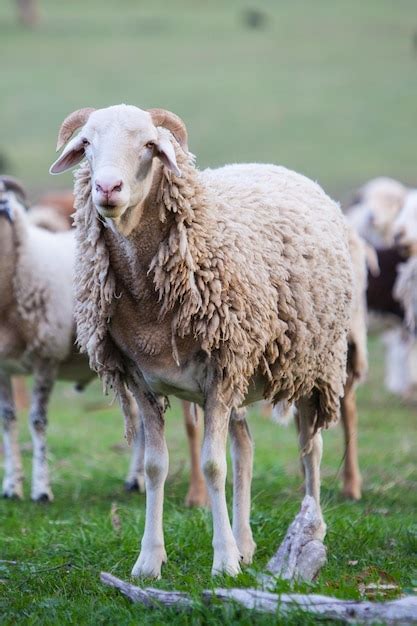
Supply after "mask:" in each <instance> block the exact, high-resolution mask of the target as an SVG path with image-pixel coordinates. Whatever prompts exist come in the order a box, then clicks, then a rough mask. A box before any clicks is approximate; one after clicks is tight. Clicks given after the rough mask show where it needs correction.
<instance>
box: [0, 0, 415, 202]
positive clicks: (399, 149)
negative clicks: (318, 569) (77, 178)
mask: <svg viewBox="0 0 417 626" xmlns="http://www.w3.org/2000/svg"><path fill="white" fill-rule="evenodd" d="M252 5H253V6H256V7H257V8H258V9H259V10H260V11H262V13H263V15H264V16H265V22H264V25H263V27H262V28H258V29H250V28H248V27H247V25H246V23H245V19H244V16H245V11H246V10H247V8H248V7H250V6H252ZM40 6H41V13H42V16H43V20H42V22H41V24H40V25H39V27H38V28H37V29H36V30H34V31H33V32H28V31H25V30H24V29H22V28H21V27H20V26H19V25H18V24H17V22H16V19H15V14H14V2H12V1H11V0H10V1H8V2H2V3H0V52H1V89H0V122H1V135H0V153H2V154H5V155H6V156H7V157H8V159H9V162H10V167H9V170H10V172H9V173H15V174H16V175H18V176H20V177H21V178H22V179H23V180H24V181H26V182H27V183H28V185H29V186H30V188H31V189H32V191H33V192H34V195H36V192H37V191H39V190H41V189H45V188H47V187H50V186H53V185H55V186H58V187H65V186H69V185H70V184H71V176H70V175H67V176H66V178H64V177H58V178H52V177H51V176H49V175H48V168H49V165H50V164H51V162H52V161H53V160H54V158H55V157H54V148H55V144H56V133H57V129H58V126H59V124H60V123H61V121H62V119H63V117H64V116H65V115H66V114H68V113H69V112H70V111H72V110H73V109H77V108H80V107H82V106H96V107H100V106H106V105H109V104H116V103H119V102H128V103H132V104H138V105H139V106H142V107H152V106H162V107H165V108H168V109H171V110H173V111H175V112H177V113H178V114H180V115H181V116H182V117H183V118H184V120H185V121H186V123H187V126H188V128H189V131H190V147H191V149H192V151H193V152H195V154H197V156H198V163H199V165H200V166H201V167H204V166H207V165H219V164H223V163H225V162H233V161H253V160H259V161H264V162H265V161H266V162H275V163H281V164H283V165H287V166H288V167H291V168H294V169H296V170H299V171H301V172H303V173H305V174H306V175H308V176H310V177H312V178H314V179H317V180H319V181H320V182H321V183H322V184H323V185H324V186H325V187H326V188H327V189H328V190H329V191H331V192H333V193H334V194H336V195H337V196H338V197H342V198H343V197H345V196H346V194H347V193H348V192H349V191H350V190H351V189H352V188H353V187H355V186H356V185H358V184H359V183H362V182H363V181H365V180H366V179H368V178H370V177H371V176H375V175H380V174H386V175H392V176H397V177H399V178H401V179H403V180H404V181H407V182H409V183H414V184H415V183H416V182H417V172H416V160H415V145H416V125H415V102H416V100H417V81H416V69H417V48H416V47H415V44H414V43H413V42H415V38H414V34H415V32H416V31H417V11H416V5H415V0H398V1H397V2H391V0H367V1H366V2H361V1H359V0H353V1H352V0H340V1H339V2H332V0H316V1H315V2H311V1H310V0H295V1H294V2H277V1H276V0H261V1H260V2H257V3H255V2H252V3H250V2H248V1H247V0H229V1H228V2H223V1H221V0H211V2H202V0H174V1H172V2H164V1H163V0H153V1H152V2H144V1H143V0H142V1H141V2H140V1H139V0H119V2H118V3H114V2H110V0H90V1H89V2H83V1H82V0H71V2H67V1H66V0H40Z"/></svg>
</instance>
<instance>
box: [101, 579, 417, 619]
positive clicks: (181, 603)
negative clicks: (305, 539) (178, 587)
mask: <svg viewBox="0 0 417 626" xmlns="http://www.w3.org/2000/svg"><path fill="white" fill-rule="evenodd" d="M100 579H101V582H103V583H104V584H105V585H109V586H110V587H114V588H115V589H119V591H121V592H122V593H123V594H124V595H125V596H127V597H128V598H130V599H131V600H132V601H133V602H135V603H138V604H142V605H143V606H146V607H149V608H155V607H160V606H161V605H163V606H168V607H171V608H172V607H174V608H177V609H185V610H190V609H192V608H193V599H192V598H191V597H190V596H189V595H188V594H187V593H183V592H179V591H162V590H160V589H153V588H152V587H146V588H144V589H142V588H140V587H136V586H135V585H131V584H130V583H126V582H125V581H123V580H120V579H119V578H116V576H113V575H112V574H107V573H106V572H102V573H101V575H100ZM202 599H203V601H205V602H206V603H211V602H212V600H213V599H216V600H220V601H221V602H226V603H229V602H230V603H233V602H234V603H238V604H240V605H242V606H244V607H245V608H247V609H253V610H257V611H262V612H266V613H277V612H278V613H279V614H280V615H284V616H285V615H289V614H290V613H292V612H294V611H296V610H298V611H300V610H302V611H306V612H308V613H313V614H315V615H318V616H321V617H325V618H328V619H338V620H342V621H344V622H345V623H348V624H349V623H355V624H358V623H361V624H369V623H373V622H376V621H382V622H383V623H384V624H387V625H388V626H391V625H400V624H404V625H405V624H417V597H416V596H409V597H406V598H401V599H400V600H393V601H391V602H384V603H377V602H366V601H363V602H362V601H361V602H357V601H355V600H340V599H339V598H332V597H327V596H320V595H316V594H311V595H309V594H297V593H283V594H280V595H278V594H275V593H269V592H267V591H258V590H257V589H214V591H209V590H206V591H203V594H202Z"/></svg>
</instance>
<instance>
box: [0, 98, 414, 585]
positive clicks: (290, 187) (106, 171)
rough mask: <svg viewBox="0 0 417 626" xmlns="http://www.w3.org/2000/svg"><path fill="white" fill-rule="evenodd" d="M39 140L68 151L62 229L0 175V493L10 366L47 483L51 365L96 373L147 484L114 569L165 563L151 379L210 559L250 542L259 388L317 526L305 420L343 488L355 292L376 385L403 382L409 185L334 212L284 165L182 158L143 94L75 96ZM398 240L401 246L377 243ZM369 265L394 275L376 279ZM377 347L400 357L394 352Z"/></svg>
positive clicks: (10, 449) (365, 192)
mask: <svg viewBox="0 0 417 626" xmlns="http://www.w3.org/2000/svg"><path fill="white" fill-rule="evenodd" d="M80 129H81V130H80ZM76 131H80V132H78V133H77V134H76V135H75V136H74V133H75V132H76ZM57 148H58V149H60V148H64V149H63V152H62V154H61V156H60V157H59V158H58V159H57V160H56V161H55V163H54V164H53V165H52V167H51V170H50V171H51V173H52V174H58V173H60V172H63V171H65V170H68V169H70V168H72V167H74V166H75V165H77V164H79V163H80V166H79V168H78V170H77V172H76V175H75V189H74V198H75V200H74V208H75V219H74V222H75V227H74V228H71V229H69V228H68V227H67V222H66V220H65V218H63V217H62V215H60V214H59V213H58V212H56V213H54V212H53V211H51V210H50V209H49V210H48V209H44V208H39V207H38V208H35V209H30V210H29V211H28V210H27V209H26V207H25V202H24V191H23V189H22V187H21V185H20V184H19V183H18V181H16V180H15V179H12V178H10V177H2V178H1V179H0V257H1V265H2V272H1V275H0V291H1V296H0V406H1V412H2V416H3V422H4V458H5V475H4V480H3V494H4V496H6V497H18V498H21V497H23V472H22V463H21V456H20V451H19V443H18V431H17V421H16V410H15V403H14V394H13V387H12V382H11V377H12V376H14V375H27V374H33V379H34V386H33V392H32V396H31V406H30V417H29V422H30V428H31V433H32V439H33V472H32V491H31V495H32V498H33V499H34V500H43V499H45V500H51V499H52V492H51V486H50V478H49V472H48V463H47V452H46V426H47V407H48V400H49V396H50V393H51V390H52V387H53V384H54V382H55V380H56V379H66V380H72V381H74V382H75V383H77V385H78V386H79V387H84V386H85V385H86V384H88V382H89V381H90V380H92V379H93V378H94V376H95V373H97V374H98V375H99V377H100V378H101V380H102V381H103V384H104V387H105V388H106V389H107V390H113V392H114V393H115V394H116V395H117V397H118V399H119V401H120V406H121V409H122V412H123V414H124V418H125V426H126V437H127V439H128V441H130V442H132V458H131V464H130V469H129V473H128V478H127V484H128V486H129V488H143V485H144V484H145V487H146V498H147V504H146V522H145V531H144V535H143V538H142V546H141V551H140V554H139V556H138V559H137V561H136V563H135V565H134V567H133V571H132V574H133V575H135V576H146V577H159V576H160V574H161V566H162V564H163V563H164V562H165V561H166V552H165V547H164V536H163V525H162V516H163V493H164V482H165V479H166V476H167V472H168V448H167V445H166V442H165V436H164V413H165V409H166V406H167V397H168V396H170V395H174V396H177V397H179V398H181V399H182V400H184V401H185V402H184V415H185V423H186V430H187V434H188V438H189V443H190V452H191V460H192V472H191V484H190V491H189V495H188V503H189V504H204V503H205V501H206V491H205V489H206V487H207V491H208V496H209V501H210V505H211V510H212V515H213V550H214V558H213V569H212V571H213V574H217V573H221V572H225V573H228V574H231V575H235V574H237V573H238V572H239V571H240V566H241V563H245V564H246V563H250V562H251V561H252V557H253V554H254V551H255V548H256V545H255V543H254V541H253V537H252V532H251V528H250V491H251V478H252V462H253V449H252V441H251V436H250V432H249V427H248V424H247V421H246V409H245V407H246V405H248V404H250V403H252V402H255V401H258V400H262V399H263V400H265V401H267V402H269V403H271V404H273V405H274V407H275V408H274V412H275V414H276V415H278V416H279V417H283V416H284V415H285V414H287V413H288V412H289V411H290V409H291V407H294V417H295V422H296V425H297V429H298V433H299V442H300V449H301V458H302V462H303V468H304V474H305V490H306V494H308V495H309V496H312V497H313V498H314V500H315V502H316V505H317V509H318V512H319V516H320V520H321V521H320V524H319V526H318V528H317V531H316V538H317V539H319V540H322V539H323V538H324V535H325V529H326V527H325V523H324V520H323V519H322V516H321V512H320V460H321V454H322V437H321V431H322V429H323V428H325V427H327V426H329V425H330V424H332V423H333V422H335V421H337V419H338V417H339V415H341V417H342V424H343V427H344V432H345V442H346V455H345V471H344V492H345V494H346V495H347V496H348V497H351V498H360V495H361V478H360V473H359V465H358V459H357V443H356V437H357V411H356V401H355V386H356V383H357V382H358V381H360V380H362V379H363V378H364V376H365V374H366V370H367V352H366V324H367V320H366V315H367V299H368V307H369V308H371V309H373V310H376V311H379V312H382V313H386V312H387V311H388V312H390V313H393V318H392V319H396V320H397V321H396V322H395V323H394V331H392V330H391V331H390V332H391V335H392V332H395V337H396V339H395V341H394V342H392V341H391V345H394V347H391V352H390V354H389V357H388V358H387V363H388V383H389V385H390V388H391V389H392V390H394V391H396V392H399V393H402V394H407V393H409V392H410V390H411V388H412V385H413V383H414V382H415V373H414V372H413V367H412V356H413V349H414V348H415V339H414V336H415V335H414V332H415V319H416V318H417V295H416V294H417V289H416V286H417V262H416V258H417V256H413V255H417V192H415V191H409V190H406V189H405V188H404V187H403V186H402V185H400V184H399V183H396V182H395V181H392V180H390V179H377V180H375V181H372V182H371V183H369V184H368V185H366V186H365V187H363V188H362V189H360V190H359V194H358V198H357V202H356V204H355V206H354V207H352V209H351V210H350V212H349V213H348V219H346V217H345V216H344V215H343V214H342V211H341V210H340V207H339V206H338V205H337V204H336V203H335V202H333V201H332V200H331V199H330V198H329V197H328V196H326V195H325V193H324V192H323V190H322V189H321V188H320V187H319V186H318V185H317V184H316V183H313V182H312V181H311V180H309V179H307V178H305V177H304V176H301V175H299V174H296V173H294V172H292V171H289V170H287V169H285V168H283V167H276V166H274V165H259V164H249V165H227V166H225V167H222V168H219V169H207V170H204V171H200V170H198V169H197V168H196V167H195V158H194V156H193V155H192V154H191V153H190V152H189V150H188V137H187V130H186V127H185V125H184V123H183V121H182V120H181V119H180V118H179V117H178V116H177V115H175V114H174V113H171V112H169V111H165V110H162V109H151V110H149V111H143V110H141V109H139V108H137V107H134V106H126V105H118V106H113V107H109V108H106V109H100V110H94V109H81V110H78V111H75V112H74V113H72V114H71V115H69V116H68V117H67V118H66V119H65V120H64V122H63V124H62V126H61V129H60V132H59V137H58V146H57ZM70 204H71V205H72V202H70ZM358 233H359V234H358ZM359 235H360V236H359ZM394 244H395V246H396V247H395V249H394ZM398 247H399V248H400V251H401V253H403V252H404V251H406V252H407V253H408V256H409V258H408V260H405V259H404V260H403V259H401V258H400V257H398V256H397V257H395V254H397V255H398ZM388 253H391V254H392V255H394V257H395V259H394V260H392V261H390V262H391V266H390V265H389V263H386V262H385V257H384V255H385V256H387V255H388ZM387 258H388V257H387ZM399 258H400V260H401V263H402V264H401V266H399ZM368 267H369V269H370V272H369V285H368V288H367V275H368ZM388 271H391V274H392V276H393V277H394V279H393V280H392V279H389V280H386V279H385V278H384V272H388ZM75 276H76V280H74V278H75ZM390 280H391V283H392V284H391V283H390ZM378 285H379V287H378ZM381 285H382V288H381ZM373 288H374V291H375V293H376V294H377V295H378V297H379V301H378V302H377V300H378V298H376V299H375V301H374V302H373V301H372V298H371V295H372V293H373V292H372V289H373ZM384 290H385V291H384ZM384 298H385V302H384ZM395 298H396V300H395ZM390 306H391V308H393V307H394V308H395V307H397V308H398V311H399V314H398V311H397V310H396V311H390ZM395 316H396V317H395ZM391 335H390V336H391ZM76 344H77V347H76ZM398 346H400V350H399V347H398ZM395 351H396V353H398V351H400V352H401V355H402V356H401V362H400V363H399V361H398V355H397V357H396V358H397V360H396V363H395V364H394V356H393V353H394V352H395ZM394 365H395V366H394ZM398 369H400V370H401V371H402V372H403V374H402V375H400V378H401V380H402V379H403V378H404V375H405V374H404V372H407V376H408V378H407V381H408V382H407V385H404V382H403V380H402V384H401V385H398V384H397V385H395V384H394V382H393V379H394V378H395V377H396V380H397V382H398V378H399V377H398ZM394 370H395V371H394ZM413 376H414V378H413ZM189 403H193V404H194V405H199V406H201V407H203V409H204V437H203V445H202V451H201V462H200V449H199V440H198V433H197V428H198V426H197V423H196V421H197V420H196V415H197V412H196V410H195V411H193V409H192V406H191V404H189ZM228 435H230V440H231V451H232V463H233V520H232V524H231V523H230V520H229V515H228V511H227V506H226V495H225V480H226V444H227V437H228Z"/></svg>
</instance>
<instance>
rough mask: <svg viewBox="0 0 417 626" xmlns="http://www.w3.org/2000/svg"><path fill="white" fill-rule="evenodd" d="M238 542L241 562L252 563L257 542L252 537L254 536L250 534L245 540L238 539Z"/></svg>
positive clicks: (244, 563)
mask: <svg viewBox="0 0 417 626" xmlns="http://www.w3.org/2000/svg"><path fill="white" fill-rule="evenodd" d="M236 543H237V547H238V548H239V552H240V559H241V562H242V563H243V565H250V564H251V563H252V561H253V555H254V554H255V550H256V543H255V542H254V540H253V539H252V536H248V537H247V538H246V539H244V540H242V539H240V540H239V539H236Z"/></svg>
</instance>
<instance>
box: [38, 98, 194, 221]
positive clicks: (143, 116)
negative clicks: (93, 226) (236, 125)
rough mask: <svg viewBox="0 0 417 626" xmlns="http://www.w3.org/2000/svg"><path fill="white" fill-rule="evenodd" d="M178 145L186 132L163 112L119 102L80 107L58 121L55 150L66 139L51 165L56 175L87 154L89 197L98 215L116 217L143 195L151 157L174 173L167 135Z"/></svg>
mask: <svg viewBox="0 0 417 626" xmlns="http://www.w3.org/2000/svg"><path fill="white" fill-rule="evenodd" d="M79 128H81V131H80V132H79V133H78V135H77V136H76V137H74V138H73V139H71V136H72V134H73V133H74V132H75V131H76V130H78V129H79ZM165 129H168V130H169V131H170V132H171V133H172V135H173V136H174V137H175V139H176V140H177V141H178V143H179V144H180V145H181V146H182V148H183V149H184V150H188V148H187V131H186V128H185V125H184V123H183V122H182V120H181V119H180V118H179V117H178V116H177V115H175V114H174V113H171V112H169V111H165V110H163V109H150V110H149V111H143V110H141V109H139V108H137V107H135V106H128V105H125V104H120V105H117V106H111V107H108V108H106V109H98V110H94V109H80V110H79V111H75V112H74V113H71V115H69V116H68V117H67V118H66V120H64V122H63V123H62V125H61V129H60V132H59V136H58V145H57V150H59V149H60V148H61V147H62V146H63V145H64V144H66V143H67V142H68V141H69V140H70V139H71V140H70V141H69V142H68V143H67V145H66V147H65V149H64V151H63V153H62V154H61V156H60V157H59V158H58V159H57V160H56V161H55V163H54V164H53V165H52V166H51V169H50V172H51V174H59V173H61V172H64V171H65V170H68V169H70V168H72V167H73V166H74V165H76V164H77V163H79V162H80V161H82V160H83V159H84V157H85V158H86V159H87V161H88V163H89V165H90V170H91V184H92V199H93V203H94V206H95V208H96V210H97V211H98V212H99V213H100V215H101V216H103V217H105V218H110V219H118V218H120V217H121V216H122V215H123V214H124V213H125V211H126V210H127V209H129V208H133V207H139V206H140V205H141V204H142V203H143V201H144V200H145V198H146V196H147V195H148V193H149V191H150V188H151V185H152V180H153V171H154V167H155V163H156V160H160V161H161V162H162V163H163V165H164V166H165V167H167V168H168V169H169V170H171V171H172V172H173V173H174V174H175V175H176V176H180V175H181V172H180V170H179V168H178V165H177V162H176V158H175V151H174V147H173V144H172V135H171V134H170V133H169V132H167V130H165Z"/></svg>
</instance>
